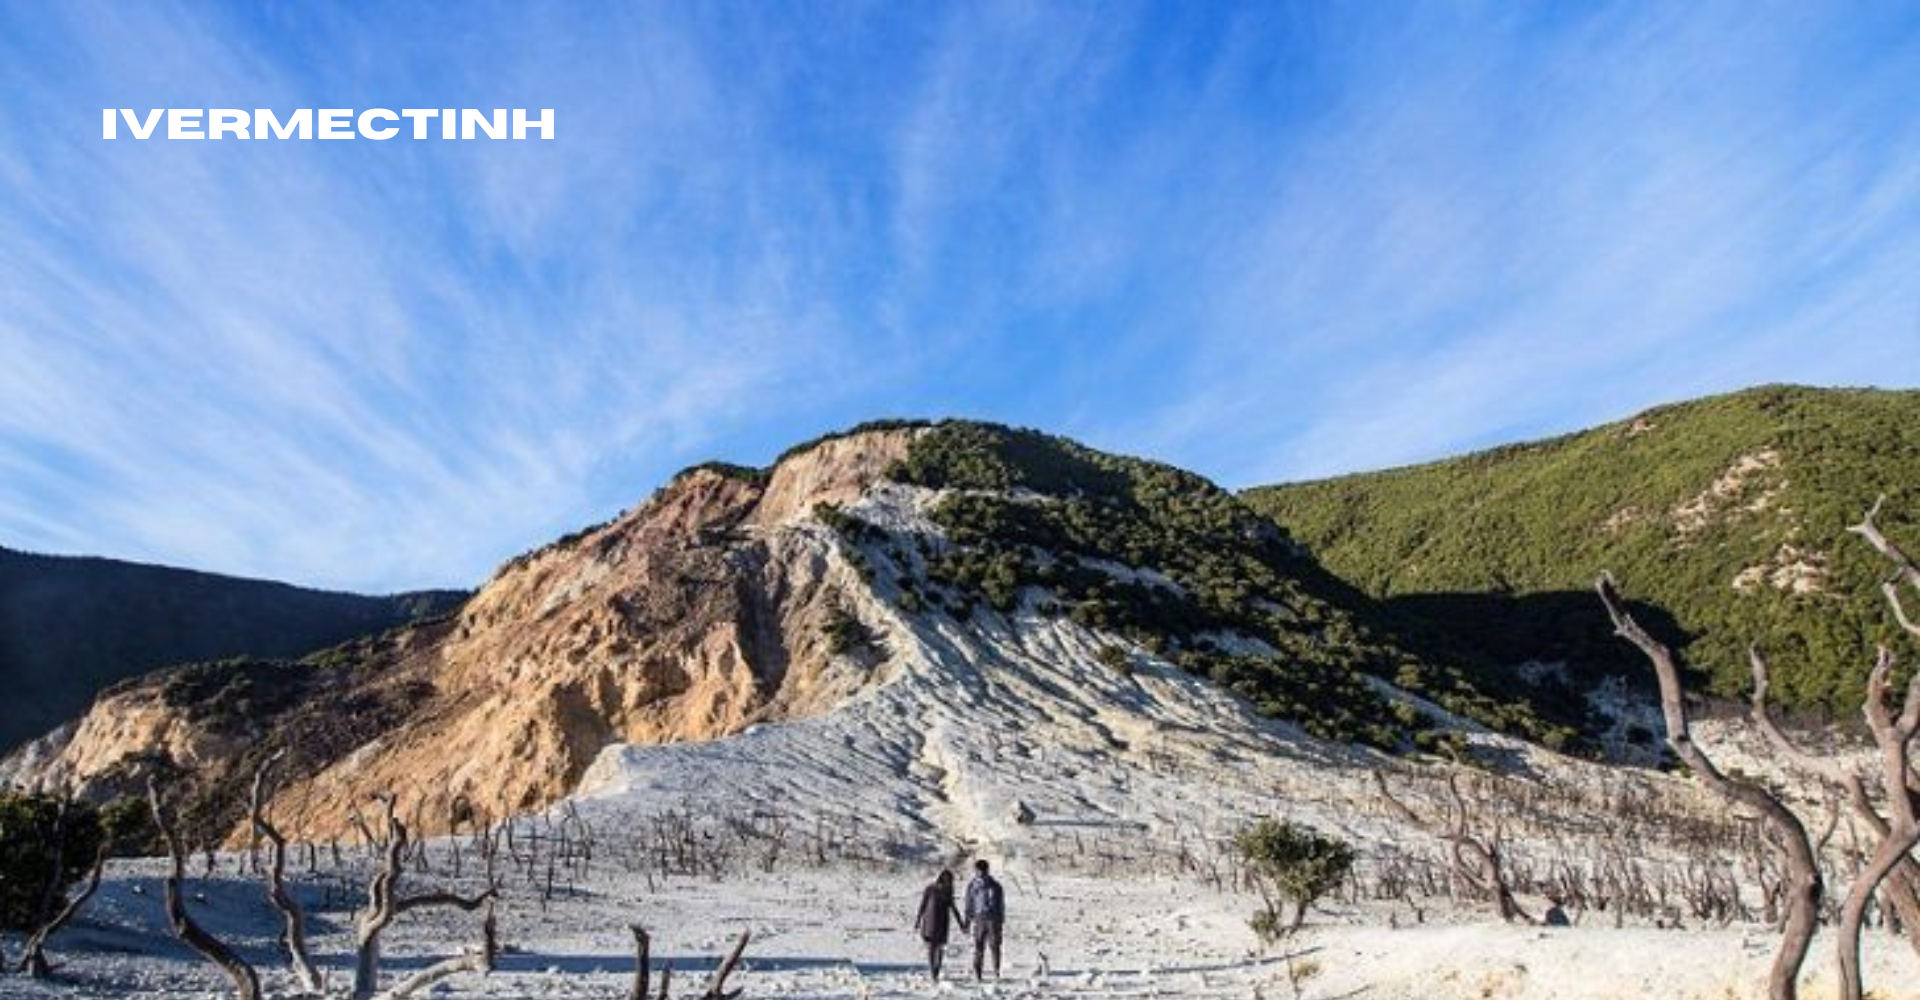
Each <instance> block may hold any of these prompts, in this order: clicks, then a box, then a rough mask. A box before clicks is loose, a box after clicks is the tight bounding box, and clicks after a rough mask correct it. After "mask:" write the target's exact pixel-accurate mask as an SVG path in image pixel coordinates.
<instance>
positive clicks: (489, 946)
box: [375, 897, 500, 1000]
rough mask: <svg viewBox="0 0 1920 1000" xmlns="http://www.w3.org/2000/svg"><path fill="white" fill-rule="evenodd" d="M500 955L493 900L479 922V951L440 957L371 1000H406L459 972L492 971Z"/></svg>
mask: <svg viewBox="0 0 1920 1000" xmlns="http://www.w3.org/2000/svg"><path fill="white" fill-rule="evenodd" d="M499 953H500V943H499V938H498V937H497V936H496V934H495V930H494V922H493V900H492V898H491V897H489V898H488V899H487V917H486V919H485V920H482V921H481V922H480V950H479V951H475V952H469V953H467V954H465V955H456V956H454V957H452V958H444V959H441V960H440V961H438V962H435V963H433V964H432V965H429V966H427V967H426V968H424V969H421V970H420V971H419V972H416V973H414V974H413V975H411V976H408V977H407V978H405V979H403V980H401V981H400V982H399V984H398V985H396V986H394V987H393V988H392V989H389V990H387V991H386V992H385V993H382V994H380V995H379V996H378V997H376V998H375V1000H406V998H407V997H410V996H413V995H414V994H415V993H418V992H420V991H421V990H424V989H426V988H427V987H429V986H432V985H433V984H434V983H437V982H439V981H440V980H442V979H446V978H447V977H449V976H456V975H459V974H460V973H463V972H474V973H479V974H482V975H484V974H486V973H489V972H492V971H493V965H494V961H495V959H496V958H497V957H498V955H499Z"/></svg>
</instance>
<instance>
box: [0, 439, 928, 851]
mask: <svg viewBox="0 0 1920 1000" xmlns="http://www.w3.org/2000/svg"><path fill="white" fill-rule="evenodd" d="M913 433H915V432H913V431H911V430H888V431H874V432H867V433H861V434H855V435H851V436H849V437H845V438H840V439H836V440H831V441H827V442H825V443H822V444H819V445H817V446H815V447H813V448H810V449H808V450H806V451H803V452H801V453H799V454H797V455H793V456H791V457H789V458H787V459H785V460H783V461H782V462H781V463H780V464H779V465H777V466H776V467H775V468H774V469H773V470H771V473H770V474H769V475H767V476H765V477H750V476H742V475H731V474H728V473H725V472H722V471H714V470H707V469H699V470H694V471H691V472H688V473H685V474H683V475H682V476H680V477H679V478H677V479H676V480H674V481H673V482H672V483H670V484H669V485H668V486H666V487H665V488H663V489H662V490H660V491H659V492H658V493H657V494H655V496H654V497H653V498H651V499H650V500H648V501H647V502H646V503H644V504H642V505H640V506H639V507H636V508H634V509H633V510H631V511H629V512H627V513H626V514H624V515H622V516H621V517H619V518H617V519H616V520H614V521H612V522H610V523H608V524H606V525H603V526H601V527H598V528H596V529H593V530H590V531H588V532H585V533H583V534H581V535H579V536H577V537H573V538H570V539H568V540H565V541H563V542H560V543H556V544H555V545H552V546H549V547H548V548H545V549H541V550H539V551H536V552H533V553H530V554H528V555H526V556H523V557H520V558H518V559H516V560H514V561H513V562H511V563H509V564H508V565H507V566H505V567H503V568H502V569H501V570H500V571H499V572H498V573H497V574H496V575H495V576H494V578H493V579H492V580H491V581H489V582H488V583H487V584H486V586H485V587H483V588H482V589H481V590H480V591H479V592H478V593H477V594H476V595H475V596H474V597H473V598H472V599H471V600H470V601H469V602H468V603H467V604H466V605H465V606H464V607H463V608H462V609H461V610H460V612H459V613H458V614H457V615H456V616H454V617H453V618H451V619H448V620H443V621H440V622H435V623H432V624H428V625H422V626H417V627H414V628H412V629H408V630H403V631H401V632H399V633H394V634H390V635H388V636H384V637H382V638H381V639H379V640H376V641H372V642H366V643H361V644H358V645H357V646H355V647H353V648H350V649H346V650H343V651H340V652H339V653H338V654H337V655H334V656H332V657H330V658H323V659H321V660H318V661H313V662H308V663H303V664H299V665H285V664H281V665H255V666H251V667H247V668H244V669H243V668H240V667H234V668H233V669H234V670H235V671H238V672H237V673H234V674H232V675H231V676H229V675H226V674H222V673H221V671H220V669H216V668H202V670H201V674H198V675H195V676H194V677H193V678H191V679H190V683H189V681H183V680H182V678H181V676H179V675H177V674H172V675H170V674H168V673H162V674H157V675H153V676H151V677H148V678H145V679H142V680H141V681H139V682H137V683H134V684H130V685H126V686H124V687H122V688H120V689H118V690H115V691H112V692H109V693H108V694H105V695H103V696H102V697H101V698H100V699H99V700H98V701H97V702H96V704H95V705H94V707H93V708H92V710H91V711H89V712H88V714H87V715H86V716H85V717H84V718H83V719H82V720H81V721H80V723H79V724H78V726H76V727H74V729H73V731H72V733H71V735H70V736H69V737H67V738H66V739H65V741H64V743H63V744H61V743H59V742H58V739H57V737H56V740H55V743H54V745H52V746H47V745H42V746H41V747H39V748H38V750H37V753H38V754H39V756H38V757H37V758H36V759H35V760H32V761H24V760H19V761H16V762H15V768H14V769H15V772H16V773H15V775H14V776H15V778H16V779H18V780H25V781H27V782H29V783H35V782H37V783H42V784H47V785H59V784H66V785H70V786H74V787H78V788H80V789H82V790H83V791H84V792H86V793H88V794H92V795H95V796H106V795H111V794H114V793H116V792H119V791H124V790H127V789H128V788H130V787H131V786H132V785H133V784H134V782H135V781H136V780H137V778H138V776H139V775H140V774H141V773H143V772H144V771H145V770H149V769H153V768H156V767H158V768H163V769H165V770H167V771H169V772H170V773H172V774H173V775H174V776H173V777H171V778H170V779H169V780H170V782H171V783H172V784H173V785H174V787H176V789H177V790H178V793H179V794H180V795H181V796H182V797H183V798H185V799H188V800H190V801H191V802H192V803H194V804H195V805H194V807H193V808H190V809H189V810H188V815H190V816H192V817H194V818H196V819H198V820H200V821H202V822H203V823H205V824H207V825H208V826H209V827H210V828H211V829H232V828H233V827H232V824H234V823H235V822H236V821H237V816H238V813H237V811H236V810H237V808H238V801H239V792H240V789H241V787H242V786H243V785H244V781H245V777H246V776H247V775H249V774H250V773H251V771H252V769H253V767H255V766H257V762H258V761H259V760H261V759H263V758H264V756H265V755H266V754H267V753H270V752H272V751H273V750H275V749H277V748H279V747H282V746H284V747H287V748H288V749H289V750H290V753H289V756H288V765H287V767H286V772H287V773H286V777H287V779H288V780H287V781H286V782H285V783H283V785H282V787H281V789H280V791H279V793H278V795H277V797H276V802H275V805H276V812H277V814H278V815H279V816H281V817H282V824H283V825H284V826H287V827H290V828H291V829H293V830H296V831H298V833H299V834H300V835H301V836H306V837H325V836H330V835H334V834H340V833H345V832H347V831H348V830H350V829H351V827H352V819H351V817H352V815H353V813H354V811H355V809H356V808H359V807H362V806H364V804H365V803H366V802H367V800H368V797H369V796H371V795H374V794H376V793H380V792H386V791H393V792H396V793H398V794H400V796H401V797H402V799H403V801H405V802H407V803H409V811H410V812H411V813H412V815H413V818H414V821H415V823H416V824H417V825H418V826H420V827H422V828H424V829H426V830H429V831H436V830H444V829H446V828H447V827H448V826H449V825H450V824H451V823H452V822H453V821H454V818H455V817H456V816H464V815H471V816H474V817H486V816H491V817H499V816H504V815H507V814H509V813H514V812H520V811H525V810H529V809H535V808H539V807H541V806H544V805H546V804H548V803H550V802H552V801H554V800H556V799H558V798H560V797H561V796H563V795H565V794H567V793H568V792H569V791H571V790H572V789H573V787H574V786H575V784H576V783H577V782H578V780H579V778H580V775H581V774H582V773H583V772H584V771H585V769H586V768H587V765H588V764H589V763H591V762H592V761H593V759H594V757H595V756H596V755H597V754H598V753H599V752H600V751H601V750H602V749H603V748H605V747H606V746H608V745H609V744H612V743H662V742H677V741H688V740H706V739H712V738H716V737H719V736H724V735H728V734H731V733H734V732H738V731H740V730H741V729H744V728H745V727H747V726H749V725H752V724H754V723H756V722H760V721H766V720H777V719H789V718H796V717H803V716H808V715H814V714H818V713H821V712H824V711H825V710H827V709H829V708H831V707H833V706H834V705H836V704H838V703H839V702H840V701H842V700H843V699H844V698H846V697H847V696H849V695H850V694H852V693H854V692H857V691H859V690H861V689H862V688H863V687H865V686H867V685H868V684H871V683H873V682H874V681H875V680H876V678H875V677H874V676H873V674H872V671H873V667H872V665H871V664H869V663H866V662H863V661H862V660H860V659H859V658H858V657H847V656H836V655H834V654H833V653H832V651H831V648H830V643H829V641H828V639H827V637H826V629H825V626H826V623H827V621H828V620H829V618H830V616H831V615H833V614H834V613H835V611H836V609H837V608H839V607H843V606H844V605H845V604H846V603H847V601H848V598H847V597H846V596H845V595H846V591H847V590H848V588H859V587H863V586H864V583H863V581H861V579H860V577H859V574H858V573H857V572H856V571H855V570H854V569H853V568H852V567H851V566H849V565H847V564H846V563H845V562H844V561H843V560H842V559H841V558H840V557H839V555H838V554H837V550H836V548H835V546H834V544H833V540H832V533H831V531H830V529H828V528H827V527H825V526H823V525H822V524H820V523H819V522H818V521H816V520H815V519H814V517H813V513H812V512H813V510H814V508H815V505H817V504H820V503H835V504H838V503H845V502H848V501H850V500H853V499H855V498H857V497H859V496H860V495H861V494H862V493H863V492H864V491H866V490H868V489H869V488H871V487H872V486H873V485H874V483H875V482H876V481H877V480H878V479H879V478H880V476H881V475H882V474H883V473H884V471H885V469H886V468H887V467H888V466H889V465H890V464H891V463H893V462H894V461H896V460H898V459H900V458H902V457H904V455H905V453H906V448H907V445H908V443H909V441H910V440H911V435H912V434H913ZM183 684H187V685H188V687H186V688H183V687H182V685H183ZM195 684H197V685H198V686H197V687H194V686H192V685H195Z"/></svg>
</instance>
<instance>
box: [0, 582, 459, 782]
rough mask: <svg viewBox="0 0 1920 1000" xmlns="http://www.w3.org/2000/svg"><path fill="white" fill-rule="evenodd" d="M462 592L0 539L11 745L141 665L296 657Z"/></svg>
mask: <svg viewBox="0 0 1920 1000" xmlns="http://www.w3.org/2000/svg"><path fill="white" fill-rule="evenodd" d="M464 596H465V594H464V592H462V591H452V590H427V591H409V592H402V593H396V594H387V595H378V596H370V595H363V594H353V593H347V592H343V591H330V590H320V589H316V588H310V587H302V586H298V585H296V584H289V583H282V582H279V581H274V580H258V579H252V578H248V577H241V576H233V575H229V574H224V573H212V572H207V571H203V570H194V569H183V568H178V567H172V566H163V565H158V564H152V563H142V562H131V561H127V560H120V559H112V558H108V557H103V556H83V555H55V554H47V553H37V552H28V551H23V550H18V549H13V548H9V547H6V546H0V675H4V676H7V677H8V678H10V679H12V680H13V681H14V683H15V685H16V688H15V693H16V694H22V695H24V696H25V697H17V698H14V699H11V700H10V701H9V702H8V703H7V704H6V705H4V706H0V748H5V749H11V748H12V747H14V746H15V745H16V744H18V743H19V742H20V741H22V740H26V739H29V738H31V737H34V736H38V735H39V734H41V733H42V732H44V731H46V730H47V729H49V728H51V727H52V726H53V725H54V724H55V723H57V722H59V721H60V720H61V719H64V718H68V717H71V716H73V715H75V714H76V713H78V712H80V711H82V710H83V709H85V708H86V706H87V703H88V701H89V700H91V699H92V697H93V696H94V694H95V693H96V692H98V691H100V690H102V689H104V688H106V687H108V686H110V685H111V684H113V683H115V682H117V681H120V680H122V679H125V678H127V677H131V676H136V675H138V674H140V673H143V672H145V671H147V670H152V669H155V668H158V667H162V666H167V665H169V664H174V663H184V662H189V661H196V660H211V659H221V658H225V657H231V656H242V655H249V654H251V655H256V656H269V657H272V656H298V655H302V654H305V653H308V652H311V651H314V650H317V649H321V648H324V647H327V646H332V645H335V644H337V643H340V642H342V641H345V640H348V639H351V638H353V637H355V636H359V635H363V634H367V633H372V632H379V631H381V630H383V629H386V628H390V627H392V626H395V625H400V624H403V623H405V622H407V621H410V620H413V619H416V618H420V617H428V616H432V615H434V614H439V613H442V612H444V611H445V610H446V609H447V608H449V607H451V606H453V605H455V604H457V603H458V602H459V601H460V600H461V599H462V598H464Z"/></svg>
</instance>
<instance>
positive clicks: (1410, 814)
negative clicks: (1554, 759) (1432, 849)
mask: <svg viewBox="0 0 1920 1000" xmlns="http://www.w3.org/2000/svg"><path fill="white" fill-rule="evenodd" d="M1373 782H1374V785H1375V786H1377V787H1378V788H1379V790H1380V796H1381V798H1383V799H1385V800H1386V803H1387V806H1388V808H1390V809H1392V810H1393V812H1394V813H1395V814H1396V815H1398V816H1399V817H1400V818H1401V819H1403V820H1405V821H1407V822H1408V823H1411V824H1413V825H1414V826H1417V827H1420V828H1421V829H1424V830H1434V831H1437V832H1438V833H1439V835H1440V837H1441V838H1442V839H1444V840H1445V841H1446V842H1447V855H1448V860H1449V862H1450V866H1449V867H1450V868H1451V870H1452V871H1453V873H1454V874H1455V875H1457V876H1459V878H1460V879H1461V880H1462V881H1465V882H1466V883H1468V884H1469V885H1471V886H1473V887H1474V888H1475V889H1477V890H1479V891H1480V892H1483V893H1486V894H1487V896H1488V897H1489V898H1490V899H1492V901H1493V906H1494V912H1496V913H1498V914H1499V915H1500V919H1501V920H1503V921H1505V922H1507V923H1513V922H1514V921H1516V920H1518V921H1521V922H1523V923H1532V922H1533V917H1532V916H1531V915H1529V914H1528V913H1527V911H1525V910H1524V909H1521V907H1520V903H1519V902H1518V901H1517V900H1515V899H1514V897H1513V887H1512V886H1511V885H1510V884H1508V882H1507V873H1506V867H1505V865H1504V864H1503V863H1502V861H1501V857H1500V835H1499V834H1498V833H1497V832H1496V833H1495V834H1494V835H1493V837H1491V838H1489V839H1487V840H1485V841H1483V840H1481V839H1480V838H1478V837H1475V836H1474V835H1473V832H1472V831H1471V830H1470V829H1469V828H1468V824H1467V818H1468V816H1470V815H1471V811H1470V810H1469V809H1468V808H1467V801H1466V796H1465V795H1463V794H1462V793H1461V791H1460V780H1459V776H1458V775H1453V774H1449V775H1448V776H1447V791H1448V793H1449V794H1450V795H1451V796H1452V797H1453V810H1452V814H1451V815H1450V816H1449V817H1448V820H1447V823H1446V824H1445V826H1444V827H1443V826H1442V825H1441V824H1440V823H1438V822H1436V821H1433V820H1431V819H1427V818H1424V817H1422V816H1420V815H1419V814H1418V813H1415V812H1414V811H1413V809H1412V808H1411V807H1409V806H1408V805H1407V804H1406V803H1405V802H1402V801H1400V799H1398V798H1397V797H1395V796H1394V794H1393V792H1392V791H1391V790H1390V789H1388V788H1387V779H1386V776H1385V775H1384V774H1382V773H1380V772H1379V771H1377V770H1376V771H1374V772H1373Z"/></svg>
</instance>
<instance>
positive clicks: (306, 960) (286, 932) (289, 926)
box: [250, 747, 327, 994]
mask: <svg viewBox="0 0 1920 1000" xmlns="http://www.w3.org/2000/svg"><path fill="white" fill-rule="evenodd" d="M286 755H287V751H286V749H285V748H284V747H283V748H281V749H280V750H278V751H276V752H275V753H274V754H273V755H272V756H270V757H268V758H267V759H266V761H265V762H264V763H262V764H261V765H260V769H259V770H258V771H255V772H254V775H253V795H252V798H251V800H250V802H251V807H252V808H251V810H250V814H251V816H252V819H253V834H254V838H255V842H256V843H257V842H258V841H259V840H260V839H265V840H266V842H267V871H266V877H267V899H268V900H269V901H270V902H272V903H273V908H274V909H276V910H279V911H280V919H281V923H282V927H281V931H280V940H281V942H282V943H283V944H285V945H286V947H287V954H288V956H289V957H290V958H291V960H292V962H293V972H294V977H295V978H296V979H298V980H299V983H300V988H301V989H303V990H306V991H307V992H308V993H316V994H317V993H324V992H325V991H326V988H327V980H326V976H325V975H323V974H322V973H321V972H320V970H319V969H318V968H317V967H316V966H315V965H314V964H313V957H312V956H311V955H310V954H309V953H308V951H307V914H306V911H305V910H303V909H301V908H300V903H299V901H298V900H296V899H294V898H293V894H292V893H291V892H289V891H288V890H287V879H286V876H287V839H286V838H285V837H283V836H281V835H280V830H279V828H277V827H275V826H274V825H273V823H272V822H271V821H269V820H268V819H267V811H266V800H267V797H268V794H269V790H270V789H271V788H272V784H271V781H270V775H271V773H272V771H273V767H274V765H275V764H278V763H279V762H280V759H281V758H283V757H285V756H286Z"/></svg>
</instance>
